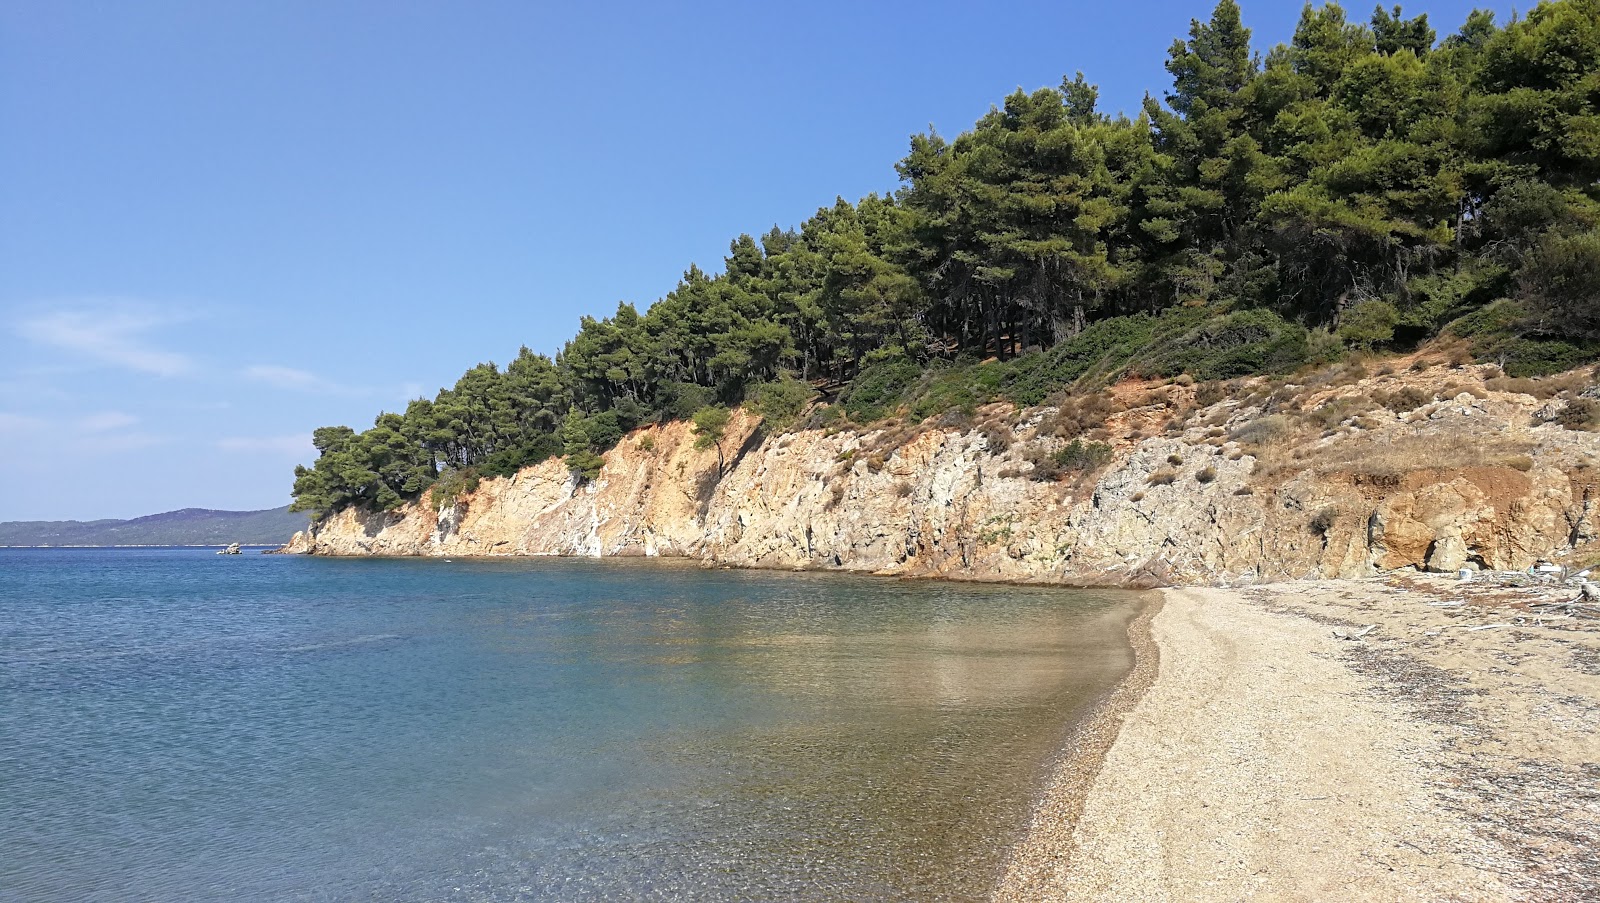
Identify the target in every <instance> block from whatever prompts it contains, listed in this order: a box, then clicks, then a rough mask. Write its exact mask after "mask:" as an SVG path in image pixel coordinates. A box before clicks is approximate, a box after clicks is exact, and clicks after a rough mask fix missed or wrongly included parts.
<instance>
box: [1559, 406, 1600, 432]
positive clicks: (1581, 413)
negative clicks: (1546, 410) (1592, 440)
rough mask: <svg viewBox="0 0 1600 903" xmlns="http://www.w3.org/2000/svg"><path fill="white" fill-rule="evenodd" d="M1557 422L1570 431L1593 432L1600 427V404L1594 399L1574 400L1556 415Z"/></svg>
mask: <svg viewBox="0 0 1600 903" xmlns="http://www.w3.org/2000/svg"><path fill="white" fill-rule="evenodd" d="M1555 422H1556V423H1559V424H1561V425H1562V426H1564V427H1566V428H1567V429H1569V430H1586V431H1591V432H1592V431H1594V430H1595V429H1596V428H1597V427H1600V402H1597V401H1595V400H1594V399H1592V398H1574V399H1572V400H1571V401H1569V402H1567V405H1566V407H1564V408H1562V409H1561V410H1560V411H1559V412H1558V413H1557V414H1556V416H1555Z"/></svg>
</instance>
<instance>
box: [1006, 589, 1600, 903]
mask: <svg viewBox="0 0 1600 903" xmlns="http://www.w3.org/2000/svg"><path fill="white" fill-rule="evenodd" d="M1528 592H1538V591H1528ZM1545 592H1547V593H1548V591H1545ZM1560 592H1565V590H1560V591H1557V593H1558V594H1559V593H1560ZM1527 601H1528V599H1527V598H1521V597H1518V596H1517V594H1516V593H1515V592H1512V593H1507V592H1503V591H1496V590H1493V589H1492V588H1489V587H1470V588H1462V587H1458V586H1456V585H1454V584H1452V583H1449V582H1447V581H1444V580H1442V579H1439V578H1410V579H1409V580H1405V581H1398V582H1396V581H1390V582H1382V581H1326V582H1306V583H1294V584H1276V585H1270V586H1263V587H1254V588H1249V589H1244V590H1203V589H1188V590H1169V591H1167V593H1166V602H1165V605H1164V606H1163V608H1162V609H1161V611H1160V613H1159V614H1158V615H1157V616H1156V617H1155V618H1154V619H1153V621H1152V622H1151V625H1150V637H1151V639H1152V640H1153V641H1154V643H1155V645H1156V647H1157V648H1158V649H1159V656H1160V657H1159V673H1158V675H1157V676H1156V678H1155V680H1154V681H1153V683H1151V685H1150V686H1149V688H1148V690H1146V691H1145V692H1144V693H1143V694H1142V696H1139V697H1138V698H1137V699H1136V700H1126V699H1125V700H1123V708H1124V709H1125V710H1124V711H1122V712H1115V711H1112V712H1108V713H1107V716H1106V717H1108V718H1110V719H1113V720H1115V719H1117V718H1118V717H1119V716H1120V719H1121V729H1120V731H1119V732H1117V733H1116V734H1115V740H1114V742H1112V743H1111V744H1110V745H1109V750H1108V751H1107V752H1106V753H1105V755H1104V758H1103V762H1102V763H1100V764H1101V767H1100V768H1099V770H1098V772H1097V773H1096V772H1094V771H1093V763H1089V764H1088V765H1085V763H1083V762H1082V761H1081V759H1080V761H1079V762H1078V763H1077V767H1078V768H1079V770H1080V771H1083V770H1084V769H1088V770H1089V771H1090V772H1091V773H1092V778H1090V779H1088V780H1085V779H1083V778H1082V777H1081V776H1080V777H1079V779H1078V780H1077V783H1076V784H1074V782H1073V781H1071V780H1064V779H1063V776H1062V775H1058V776H1057V780H1056V781H1055V783H1054V785H1053V786H1052V787H1051V788H1050V790H1049V791H1048V792H1047V793H1046V796H1045V798H1044V799H1043V800H1042V802H1041V805H1040V808H1039V810H1038V812H1037V814H1036V817H1035V821H1034V825H1033V828H1032V830H1031V831H1030V834H1029V836H1028V838H1027V840H1026V841H1024V843H1023V844H1021V845H1020V846H1019V847H1018V848H1017V850H1016V851H1015V852H1014V854H1013V857H1012V860H1011V864H1010V868H1009V869H1008V873H1007V875H1006V877H1005V879H1004V880H1003V881H1002V884H1001V886H1000V888H999V889H998V891H997V894H996V898H997V899H999V900H1005V901H1016V900H1238V899H1263V900H1327V899H1340V900H1411V899H1434V900H1517V899H1530V900H1567V899H1572V900H1578V899H1597V898H1600V866H1597V864H1596V858H1595V855H1596V854H1595V851H1596V849H1597V848H1600V847H1597V844H1600V764H1597V763H1600V667H1597V664H1600V631H1596V630H1595V628H1594V626H1591V625H1592V624H1594V622H1588V623H1583V622H1576V623H1574V622H1571V621H1568V622H1555V623H1548V622H1547V623H1541V624H1539V625H1538V626H1533V624H1532V621H1531V620H1529V619H1528V618H1526V617H1525V615H1526V611H1525V605H1526V602H1527ZM1519 618H1520V619H1522V622H1523V623H1521V624H1518V623H1516V621H1517V619H1519ZM1489 623H1503V624H1509V625H1511V626H1507V627H1503V628H1494V629H1489V630H1469V629H1467V628H1469V627H1474V626H1484V625H1486V624H1489ZM1367 625H1376V626H1375V627H1374V629H1373V630H1372V631H1370V632H1369V633H1367V634H1366V635H1364V636H1363V637H1362V638H1361V639H1360V640H1346V639H1341V638H1338V637H1337V636H1335V628H1339V629H1341V630H1344V631H1345V632H1349V631H1348V628H1350V627H1365V626H1367ZM1090 745H1091V746H1092V744H1090ZM1068 761H1069V762H1070V761H1072V760H1071V759H1070V757H1069V759H1068ZM1064 770H1065V769H1064ZM1084 784H1088V789H1087V792H1085V791H1084V789H1083V785H1084ZM1080 813H1081V814H1080Z"/></svg>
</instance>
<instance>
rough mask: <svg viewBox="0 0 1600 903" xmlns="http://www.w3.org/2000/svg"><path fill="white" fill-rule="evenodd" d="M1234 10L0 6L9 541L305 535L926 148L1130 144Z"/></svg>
mask: <svg viewBox="0 0 1600 903" xmlns="http://www.w3.org/2000/svg"><path fill="white" fill-rule="evenodd" d="M1473 5H1474V4H1471V3H1458V2H1443V0H1437V2H1422V3H1413V4H1407V7H1406V8H1407V11H1408V12H1421V11H1425V12H1428V13H1429V14H1430V18H1431V19H1432V21H1433V23H1434V26H1435V28H1437V29H1439V31H1440V32H1441V33H1447V32H1449V31H1453V30H1454V29H1455V28H1456V27H1458V26H1459V25H1460V23H1461V21H1462V20H1463V19H1464V18H1465V16H1466V14H1467V12H1468V10H1469V9H1470V8H1471V7H1472V6H1473ZM1477 5H1483V4H1477ZM1210 6H1211V5H1210V4H1209V3H1204V4H1201V3H1180V2H1171V0H1148V2H1144V0H1122V2H1115V3H1107V2H1103V0H1097V2H1092V3H1077V2H1060V0H1057V2H1051V3H1007V2H991V3H983V4H976V3H941V2H920V3H899V4H889V3H859V2H857V3H834V2H810V3H805V4H759V3H699V4H693V5H676V4H643V3H641V4H608V3H581V4H573V3H566V4H559V5H558V4H547V3H536V2H516V3H492V2H481V3H462V4H445V3H421V2H384V3H377V2H371V3H359V2H317V3H311V2H294V0H275V2H229V3H214V2H204V0H192V2H166V0H141V2H139V3H127V4H114V3H86V2H72V0H9V2H7V3H5V4H3V5H0V134H3V135H4V138H3V139H0V173H3V174H4V175H3V176H0V441H4V443H5V446H6V448H7V449H8V451H9V453H10V454H9V455H8V461H7V466H6V472H5V478H4V479H3V484H4V486H5V489H4V490H3V491H0V520H16V519H62V518H95V517H132V516H137V515H140V514H148V513H153V512H156V511H162V510H168V509H172V508H179V507H209V508H241V509H242V508H265V507H271V506H275V505H280V504H284V503H285V502H287V501H288V490H289V484H290V482H291V470H292V468H293V465H294V464H296V463H309V462H310V460H311V459H312V457H313V455H314V453H313V452H312V450H311V448H310V441H309V437H310V433H311V430H312V429H313V428H314V427H317V426H322V425H327V424H335V423H346V424H350V425H352V426H356V427H358V428H360V427H363V426H366V425H369V424H370V423H371V420H372V418H373V416H374V415H375V414H377V413H378V412H379V411H380V410H398V409H401V408H403V407H404V405H405V402H406V400H407V399H408V398H411V397H415V396H416V395H418V394H426V395H429V396H431V395H432V394H433V392H434V391H436V390H437V389H438V388H439V387H440V386H442V385H448V384H450V383H452V382H454V380H455V379H456V377H457V376H459V375H460V373H461V372H462V371H463V370H465V369H466V368H467V367H469V366H471V365H473V364H474V363H477V362H479V361H485V360H493V361H501V362H503V361H506V360H508V359H510V358H511V357H512V356H513V355H515V353H516V351H517V348H518V346H520V345H523V344H526V345H528V346H529V347H531V348H533V349H535V350H536V351H541V352H545V353H550V354H553V353H554V352H555V351H556V350H558V349H559V347H560V346H561V344H562V342H563V341H565V339H566V338H567V337H568V336H569V335H571V333H572V332H573V330H574V329H575V327H576V323H577V319H578V317H579V316H580V315H581V314H585V313H591V314H606V313H609V312H610V311H612V310H614V309H615V307H616V303H617V302H618V301H619V300H630V301H634V302H637V303H638V304H639V305H640V306H641V307H643V306H646V305H648V304H649V303H650V302H651V301H653V300H654V299H656V298H657V297H659V296H660V295H661V294H663V293H664V292H666V291H668V290H669V289H671V288H672V286H673V284H674V283H675V282H676V280H677V278H678V276H679V275H680V274H681V273H682V271H683V270H684V269H685V268H687V266H688V265H689V263H690V262H695V263H698V264H700V265H701V266H702V267H704V268H706V269H709V270H717V269H720V268H721V259H722V256H723V254H724V253H725V252H726V250H727V244H728V241H729V239H731V238H732V237H734V236H736V235H737V234H739V233H740V232H752V233H759V232H761V231H764V230H765V229H766V228H768V227H770V226H772V225H773V224H774V223H776V224H779V225H784V226H789V225H794V224H797V223H798V222H799V221H801V220H802V219H804V218H805V217H807V216H808V215H810V214H811V213H812V212H814V211H815V210H816V208H817V207H819V206H822V205H825V204H828V203H831V202H832V200H833V198H834V197H835V196H837V195H843V196H844V197H847V198H851V199H854V198H857V197H860V196H861V195H863V194H865V193H867V192H869V191H880V192H881V191H888V190H892V189H893V188H894V187H895V186H896V181H895V174H894V169H893V165H894V162H895V161H896V160H897V159H899V157H900V156H901V155H902V154H903V153H904V151H905V149H906V145H907V139H908V136H909V135H910V134H911V133H913V132H916V131H920V130H922V129H924V128H926V127H927V126H928V125H929V124H932V125H934V126H936V127H937V128H938V129H939V130H940V131H941V132H944V133H946V134H954V133H956V132H959V131H960V130H962V129H963V128H965V127H967V126H969V125H970V124H971V123H972V121H973V120H974V119H976V118H977V117H978V116H980V115H981V114H982V113H983V112H984V111H985V110H987V109H988V107H989V106H990V105H991V104H993V103H995V102H997V101H998V100H1000V99H1001V98H1002V97H1003V96H1004V95H1005V94H1006V93H1007V92H1009V91H1010V90H1012V89H1013V88H1016V87H1018V86H1021V87H1025V88H1029V89H1032V88H1036V87H1039V86H1042V85H1053V84H1057V83H1059V81H1060V78H1061V76H1062V75H1063V74H1069V73H1071V72H1073V71H1074V70H1078V69H1082V70H1083V71H1084V72H1085V73H1086V75H1087V76H1088V77H1089V78H1090V80H1092V81H1095V82H1098V83H1099V84H1100V86H1101V98H1102V107H1103V108H1107V109H1110V110H1116V109H1126V110H1130V111H1132V110H1134V109H1136V107H1137V105H1138V103H1139V100H1140V98H1141V97H1142V96H1143V94H1144V92H1145V91H1147V90H1148V91H1151V92H1153V93H1155V94H1157V95H1158V96H1159V94H1160V93H1161V92H1162V91H1163V90H1164V89H1165V88H1166V87H1167V86H1168V84H1169V79H1168V77H1167V74H1166V72H1165V71H1164V70H1163V69H1162V63H1163V62H1164V60H1165V51H1166V48H1167V47H1168V46H1169V45H1170V44H1171V42H1172V40H1173V38H1175V37H1177V36H1179V35H1181V34H1183V33H1185V32H1186V31H1187V28H1188V23H1189V20H1190V18H1192V17H1195V16H1201V17H1204V16H1207V15H1209V13H1210ZM1351 8H1352V9H1354V10H1356V13H1353V15H1359V16H1360V17H1365V16H1366V15H1367V14H1369V12H1370V10H1369V9H1368V4H1365V3H1360V4H1354V5H1353V6H1352V7H1351ZM1299 9H1300V4H1299V3H1295V2H1264V0H1246V2H1245V3H1244V12H1245V20H1246V24H1248V25H1250V26H1251V27H1252V28H1253V29H1254V30H1255V39H1256V43H1257V46H1258V47H1261V48H1265V47H1267V46H1268V45H1270V44H1271V43H1275V42H1277V41H1281V40H1285V39H1287V37H1288V36H1289V34H1290V32H1291V31H1292V29H1293V26H1294V21H1295V20H1296V18H1297V17H1298V14H1299ZM1504 17H1505V9H1504V8H1502V11H1501V18H1502V20H1503V19H1504Z"/></svg>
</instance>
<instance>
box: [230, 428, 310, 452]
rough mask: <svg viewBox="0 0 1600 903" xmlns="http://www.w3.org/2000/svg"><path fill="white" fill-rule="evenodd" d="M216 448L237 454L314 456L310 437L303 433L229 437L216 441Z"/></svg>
mask: <svg viewBox="0 0 1600 903" xmlns="http://www.w3.org/2000/svg"><path fill="white" fill-rule="evenodd" d="M217 448H219V449H221V450H223V451H226V452H236V453H239V454H267V455H284V456H287V457H294V458H310V457H312V456H314V455H315V454H316V451H317V450H316V447H315V446H313V445H312V444H311V437H310V436H308V435H306V434H304V433H297V434H295V435H293V436H229V437H228V438H226V439H218V440H217Z"/></svg>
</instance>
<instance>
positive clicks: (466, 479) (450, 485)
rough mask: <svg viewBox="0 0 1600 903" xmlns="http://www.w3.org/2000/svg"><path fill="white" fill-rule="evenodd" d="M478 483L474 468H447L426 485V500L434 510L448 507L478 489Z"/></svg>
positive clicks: (476, 472)
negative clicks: (428, 485)
mask: <svg viewBox="0 0 1600 903" xmlns="http://www.w3.org/2000/svg"><path fill="white" fill-rule="evenodd" d="M478 483H479V476H478V471H477V470H476V469H475V468H471V467H465V468H459V467H452V468H449V469H447V470H446V471H445V472H444V473H441V474H439V479H437V480H435V481H434V482H433V485H432V486H430V487H428V501H429V503H430V504H432V505H433V507H434V510H436V511H437V510H443V509H445V508H449V507H451V506H452V505H454V504H455V503H456V502H458V501H460V500H461V498H462V497H463V496H468V495H471V494H472V493H474V492H476V491H478Z"/></svg>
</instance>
